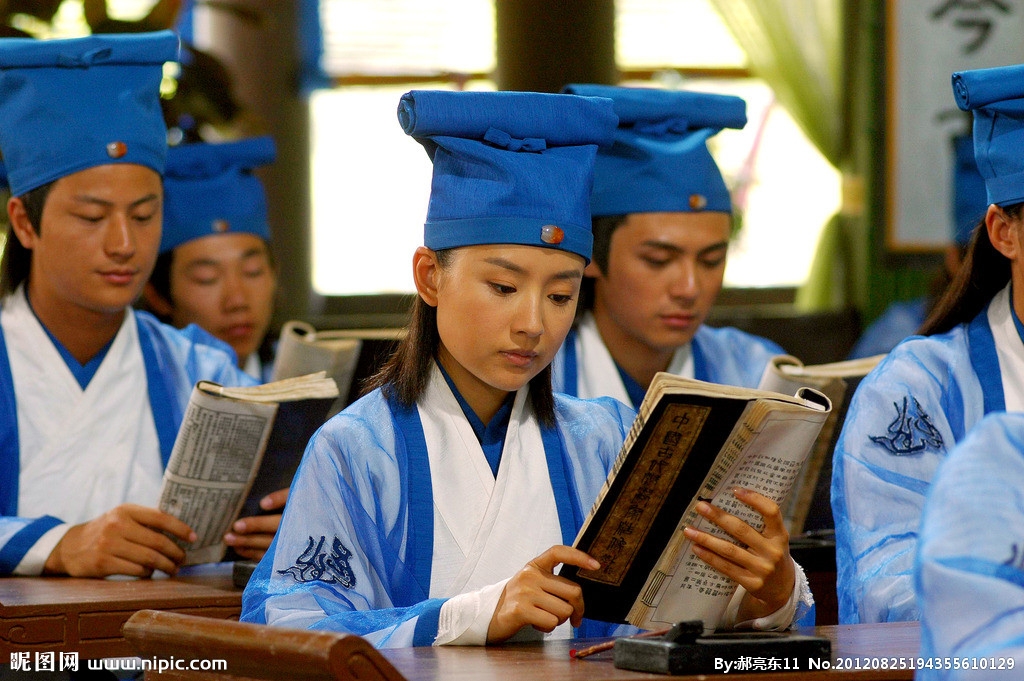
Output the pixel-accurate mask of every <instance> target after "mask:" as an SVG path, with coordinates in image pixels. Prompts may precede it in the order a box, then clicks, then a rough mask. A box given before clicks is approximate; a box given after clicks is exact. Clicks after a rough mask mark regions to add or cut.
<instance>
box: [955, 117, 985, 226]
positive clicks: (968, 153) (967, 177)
mask: <svg viewBox="0 0 1024 681" xmlns="http://www.w3.org/2000/svg"><path fill="white" fill-rule="evenodd" d="M985 198H986V194H985V179H984V178H983V177H982V176H981V173H979V172H978V164H977V163H975V161H974V140H972V139H971V136H970V135H958V136H956V137H954V138H953V241H955V242H956V244H957V245H958V246H966V245H967V243H968V242H969V241H970V240H971V233H972V232H973V231H974V227H975V226H976V225H977V224H978V221H979V220H981V218H983V217H985V209H986V208H988V202H987V201H986V200H985Z"/></svg>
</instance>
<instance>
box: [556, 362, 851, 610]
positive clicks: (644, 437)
mask: <svg viewBox="0 0 1024 681" xmlns="http://www.w3.org/2000/svg"><path fill="white" fill-rule="evenodd" d="M830 410H831V403H830V402H829V400H828V398H827V397H825V396H824V395H822V394H821V393H819V392H817V391H814V390H806V389H804V390H801V391H800V392H799V393H798V395H797V396H787V395H782V394H779V393H772V392H767V391H760V390H750V389H745V388H735V387H731V386H724V385H717V384H711V383H705V382H702V381H695V380H692V379H686V378H682V377H679V376H672V375H670V374H665V373H660V374H657V375H656V376H655V378H654V381H653V382H652V383H651V387H650V388H649V390H648V392H647V396H646V397H645V398H644V401H643V402H642V403H641V405H640V409H639V413H638V414H637V418H636V421H635V422H634V424H633V427H632V429H631V430H630V433H629V435H628V437H627V438H626V442H625V443H624V444H623V448H622V452H621V453H620V455H619V458H618V460H617V461H616V463H615V465H614V466H613V470H612V472H611V473H610V474H609V477H608V480H607V481H606V482H605V485H604V488H603V489H602V491H601V493H600V494H599V495H598V499H597V501H596V502H595V504H594V507H593V509H592V510H591V512H590V515H589V517H588V519H587V521H586V522H585V523H584V525H583V528H582V529H581V530H580V533H579V535H578V536H577V538H576V542H575V546H576V547H577V548H579V549H581V550H583V551H586V552H587V553H589V554H590V555H591V556H593V557H594V558H596V559H597V560H598V561H600V562H601V568H600V569H598V570H580V569H577V568H574V567H573V566H566V567H565V568H563V569H562V571H561V574H562V575H564V576H567V577H569V578H570V579H573V580H575V581H577V582H579V583H580V584H581V585H582V586H583V591H584V602H585V604H586V616H587V617H589V618H592V619H598V620H603V621H608V622H624V621H628V622H629V623H631V624H633V625H636V626H638V627H641V628H645V629H653V628H658V627H661V626H668V625H671V624H673V623H675V622H678V621H682V620H687V619H702V620H704V623H705V625H706V626H707V627H708V628H713V627H714V626H715V625H716V624H717V623H718V621H719V619H720V618H721V615H722V612H723V611H724V610H725V608H726V606H727V605H728V602H729V599H730V598H731V596H732V594H733V593H734V591H735V589H736V582H735V581H733V580H732V579H730V578H729V577H727V576H725V575H724V574H722V572H720V571H718V570H716V569H715V568H713V567H711V566H710V565H708V564H707V563H705V562H704V561H703V560H701V559H700V558H699V557H697V556H696V555H695V554H694V553H693V551H691V550H690V548H691V546H692V541H691V540H690V539H689V538H687V536H686V534H685V533H684V528H686V527H692V528H695V529H697V530H699V531H701V532H704V533H707V534H708V535H711V536H713V537H714V538H716V539H717V540H721V541H722V542H726V543H729V544H742V543H744V540H743V538H742V537H743V536H746V535H744V534H743V532H747V531H752V532H754V533H755V534H756V533H759V532H762V531H763V529H764V527H763V519H762V516H761V513H760V512H759V511H758V510H756V509H755V508H752V507H751V506H748V505H747V504H745V503H743V502H742V500H741V499H738V498H736V497H735V496H734V495H733V493H732V490H733V489H735V488H750V489H754V490H756V491H757V492H759V493H760V494H761V495H763V496H764V497H766V498H767V499H770V500H771V502H772V503H773V504H775V505H777V504H779V503H780V502H781V501H782V499H784V498H785V496H786V494H787V493H788V491H789V488H790V487H791V485H792V484H793V481H794V479H795V478H796V475H797V473H798V472H799V470H800V467H801V464H802V462H803V460H804V458H805V457H806V455H807V452H808V451H809V450H810V447H811V445H812V444H813V442H814V440H815V438H816V437H817V435H818V432H819V430H820V429H821V425H822V423H823V422H824V421H825V418H826V417H827V416H828V414H829V412H830ZM701 502H706V503H710V504H712V505H714V506H715V507H717V508H719V509H721V510H723V511H725V512H726V513H728V514H729V515H731V516H734V517H735V518H736V519H739V520H740V521H742V523H740V525H747V526H749V528H748V529H747V530H743V531H742V532H741V533H740V534H741V538H740V539H737V538H735V537H732V536H730V534H729V533H727V532H726V531H724V530H722V529H720V528H718V527H717V526H716V525H715V524H714V523H711V522H708V521H707V520H705V519H704V518H702V517H701V515H700V513H699V512H698V510H697V505H698V504H699V503H701ZM702 508H703V507H702ZM769 515H770V516H771V518H772V521H771V522H772V525H773V527H772V528H770V529H769V533H770V532H773V531H775V530H774V525H775V524H776V522H778V523H779V524H781V516H780V515H778V512H777V509H776V510H775V511H773V512H771V513H769ZM729 524H732V521H730V523H729ZM737 527H738V525H737ZM781 531H782V532H785V529H784V527H783V528H781ZM747 538H748V539H752V537H749V536H748V537H747ZM714 545H715V546H718V547H719V548H720V549H721V551H724V552H726V553H735V549H736V548H737V547H736V546H734V547H733V549H727V548H725V546H724V544H719V543H717V542H715V543H714ZM760 548H764V547H760ZM741 550H746V549H745V548H743V549H741ZM745 560H746V559H745ZM780 562H781V561H777V562H775V563H774V564H776V565H778V564H779V563H780ZM790 584H791V582H790Z"/></svg>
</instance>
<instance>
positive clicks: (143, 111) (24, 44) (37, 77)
mask: <svg viewBox="0 0 1024 681" xmlns="http://www.w3.org/2000/svg"><path fill="white" fill-rule="evenodd" d="M177 55H178V38H177V36H176V35H175V34H174V33H172V32H171V31H160V32H157V33H135V34H124V35H122V34H117V35H93V36H88V37H85V38H71V39H66V40H34V39H32V38H8V39H4V40H0V155H2V156H3V159H4V163H5V164H6V165H7V171H8V174H9V179H10V183H11V193H12V194H13V195H14V196H21V195H22V194H24V193H25V192H27V191H30V190H32V189H35V188H36V187H40V186H42V185H44V184H47V183H48V182H52V181H54V180H57V179H59V178H61V177H64V176H65V175H70V174H72V173H76V172H78V171H80V170H85V169H87V168H92V167H94V166H99V165H105V164H108V163H135V164H139V165H143V166H147V167H149V168H152V169H153V170H155V171H156V172H157V173H163V169H164V157H165V155H166V153H167V129H166V127H165V125H164V119H163V114H162V112H161V110H160V81H161V79H162V77H163V64H164V63H165V62H168V61H173V60H175V59H177Z"/></svg>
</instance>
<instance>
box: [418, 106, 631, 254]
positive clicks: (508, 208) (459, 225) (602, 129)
mask: <svg viewBox="0 0 1024 681" xmlns="http://www.w3.org/2000/svg"><path fill="white" fill-rule="evenodd" d="M398 119H399V122H400V123H401V125H402V128H403V129H404V130H405V132H406V133H407V134H409V135H411V136H412V137H413V138H415V139H416V140H417V141H418V142H420V143H421V144H422V145H423V146H424V147H425V148H426V150H427V154H428V155H429V156H430V158H431V160H432V161H433V164H434V172H433V180H432V184H431V191H430V203H429V206H428V208H427V222H426V225H425V227H424V245H426V246H427V247H428V248H432V249H435V250H440V249H445V248H455V247H458V246H469V245H474V244H524V245H529V246H541V247H545V248H556V249H560V250H564V251H569V252H571V253H577V254H579V255H581V256H583V258H584V259H586V260H587V261H589V260H590V254H591V250H592V248H593V235H592V233H591V229H590V190H591V183H592V179H593V169H594V158H595V156H596V154H597V146H598V145H600V144H610V143H611V140H612V134H613V133H614V131H615V125H616V122H617V118H616V116H615V113H614V112H613V111H612V103H611V101H610V100H608V99H604V98H598V97H579V96H576V95H556V94H542V93H536V92H447V91H432V90H417V91H413V92H409V93H407V94H405V95H403V97H402V99H401V102H400V103H399V107H398Z"/></svg>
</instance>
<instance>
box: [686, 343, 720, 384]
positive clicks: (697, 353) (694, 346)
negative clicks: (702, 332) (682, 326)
mask: <svg viewBox="0 0 1024 681" xmlns="http://www.w3.org/2000/svg"><path fill="white" fill-rule="evenodd" d="M690 352H692V353H693V377H694V378H696V379H697V380H698V381H709V382H712V383H715V382H716V381H715V379H714V377H713V376H711V374H710V372H709V370H710V368H711V367H709V366H708V362H707V359H706V358H705V357H704V351H703V350H701V349H700V342H699V341H698V340H697V335H696V334H694V336H693V340H692V341H690Z"/></svg>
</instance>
